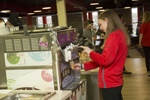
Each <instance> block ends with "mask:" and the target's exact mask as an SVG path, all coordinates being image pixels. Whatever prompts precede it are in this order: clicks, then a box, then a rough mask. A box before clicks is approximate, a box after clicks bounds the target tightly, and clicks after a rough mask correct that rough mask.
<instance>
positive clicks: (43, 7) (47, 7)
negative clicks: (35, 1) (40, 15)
mask: <svg viewBox="0 0 150 100" xmlns="http://www.w3.org/2000/svg"><path fill="white" fill-rule="evenodd" d="M42 9H51V7H43V8H42Z"/></svg>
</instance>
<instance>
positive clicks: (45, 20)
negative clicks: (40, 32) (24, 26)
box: [42, 16, 47, 27]
mask: <svg viewBox="0 0 150 100" xmlns="http://www.w3.org/2000/svg"><path fill="white" fill-rule="evenodd" d="M42 18H43V27H46V26H45V24H47V18H46V16H43V17H42Z"/></svg>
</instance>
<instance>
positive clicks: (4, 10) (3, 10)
mask: <svg viewBox="0 0 150 100" xmlns="http://www.w3.org/2000/svg"><path fill="white" fill-rule="evenodd" d="M4 8H5V9H2V10H1V12H3V13H7V12H10V9H7V8H6V4H5V0H4Z"/></svg>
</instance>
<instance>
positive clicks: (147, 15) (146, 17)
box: [142, 11, 150, 23]
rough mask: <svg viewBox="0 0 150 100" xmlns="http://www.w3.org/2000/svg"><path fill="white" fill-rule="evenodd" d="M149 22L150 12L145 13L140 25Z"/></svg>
mask: <svg viewBox="0 0 150 100" xmlns="http://www.w3.org/2000/svg"><path fill="white" fill-rule="evenodd" d="M149 21H150V12H149V11H146V12H144V14H143V19H142V23H147V22H149Z"/></svg>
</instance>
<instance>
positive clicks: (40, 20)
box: [37, 17, 43, 27]
mask: <svg viewBox="0 0 150 100" xmlns="http://www.w3.org/2000/svg"><path fill="white" fill-rule="evenodd" d="M37 27H43V18H42V17H37Z"/></svg>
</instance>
